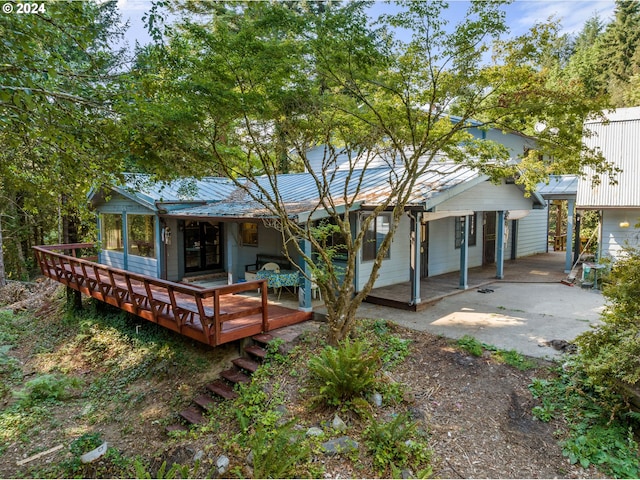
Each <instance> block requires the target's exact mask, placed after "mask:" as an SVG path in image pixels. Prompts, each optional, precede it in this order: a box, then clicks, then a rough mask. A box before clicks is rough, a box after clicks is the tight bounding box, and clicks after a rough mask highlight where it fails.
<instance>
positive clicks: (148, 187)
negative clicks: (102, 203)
mask: <svg viewBox="0 0 640 480" xmlns="http://www.w3.org/2000/svg"><path fill="white" fill-rule="evenodd" d="M125 178H126V184H125V185H124V186H121V187H115V190H116V191H117V192H120V193H122V194H123V195H126V196H128V197H129V198H132V199H134V200H138V201H140V202H142V203H144V204H147V205H157V204H159V203H166V204H180V203H188V202H191V203H199V202H216V201H220V200H223V199H225V198H227V197H228V196H229V195H230V194H231V192H233V190H234V189H235V185H234V184H233V182H232V181H231V180H229V179H227V178H221V177H204V178H202V179H195V178H185V179H180V180H174V181H172V182H158V181H154V180H152V179H151V177H150V176H149V175H142V174H127V175H126V176H125ZM169 208H171V207H169Z"/></svg>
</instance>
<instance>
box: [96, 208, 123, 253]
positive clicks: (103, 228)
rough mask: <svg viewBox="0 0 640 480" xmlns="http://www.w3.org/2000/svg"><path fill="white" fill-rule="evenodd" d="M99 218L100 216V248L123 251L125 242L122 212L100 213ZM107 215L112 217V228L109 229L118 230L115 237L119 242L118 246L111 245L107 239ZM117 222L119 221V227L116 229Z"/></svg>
mask: <svg viewBox="0 0 640 480" xmlns="http://www.w3.org/2000/svg"><path fill="white" fill-rule="evenodd" d="M100 216H101V218H100V240H101V248H102V249H103V250H108V251H110V252H120V253H124V251H125V248H124V246H125V243H124V228H123V227H124V221H123V218H122V214H121V213H101V214H100ZM108 217H113V219H114V228H112V229H110V230H109V231H113V232H115V231H119V234H120V236H119V238H118V239H116V243H119V244H120V246H112V245H111V243H112V242H110V241H109V234H108V233H107V228H109V227H110V225H109V224H110V223H111V222H109V221H107V218H108ZM118 223H119V229H118Z"/></svg>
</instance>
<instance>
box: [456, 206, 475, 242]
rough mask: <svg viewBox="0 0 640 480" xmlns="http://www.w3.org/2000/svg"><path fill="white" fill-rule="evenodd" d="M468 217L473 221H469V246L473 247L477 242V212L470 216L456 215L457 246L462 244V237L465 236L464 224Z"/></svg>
mask: <svg viewBox="0 0 640 480" xmlns="http://www.w3.org/2000/svg"><path fill="white" fill-rule="evenodd" d="M467 218H470V219H471V223H469V245H468V246H469V247H473V246H474V245H475V244H476V214H475V213H474V214H473V215H470V216H469V217H456V233H455V237H456V248H460V247H461V246H462V239H463V238H464V224H465V222H466V221H467Z"/></svg>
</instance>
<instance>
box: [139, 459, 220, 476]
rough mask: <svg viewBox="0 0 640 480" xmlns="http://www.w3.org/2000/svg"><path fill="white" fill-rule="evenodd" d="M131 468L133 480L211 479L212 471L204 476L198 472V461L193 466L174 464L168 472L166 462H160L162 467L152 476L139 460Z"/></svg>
mask: <svg viewBox="0 0 640 480" xmlns="http://www.w3.org/2000/svg"><path fill="white" fill-rule="evenodd" d="M133 468H134V470H135V472H136V473H135V478H158V479H167V480H169V479H175V478H213V476H212V473H213V472H212V471H211V472H209V474H208V475H204V476H203V475H202V474H201V473H200V472H199V470H200V461H196V462H195V463H194V465H193V466H189V465H180V464H179V463H174V464H173V465H171V467H170V468H169V470H167V462H166V460H165V461H164V462H162V465H160V468H159V469H158V471H157V472H155V473H153V474H152V473H151V472H149V470H148V467H147V466H146V465H145V464H144V463H142V461H140V459H138V458H136V459H135V460H134V461H133Z"/></svg>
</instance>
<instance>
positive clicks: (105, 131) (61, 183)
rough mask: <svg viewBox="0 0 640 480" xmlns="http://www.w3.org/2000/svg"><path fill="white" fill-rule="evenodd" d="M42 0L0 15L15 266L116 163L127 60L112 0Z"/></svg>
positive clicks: (6, 194) (5, 207) (0, 87)
mask: <svg viewBox="0 0 640 480" xmlns="http://www.w3.org/2000/svg"><path fill="white" fill-rule="evenodd" d="M40 5H41V7H42V8H39V9H38V11H37V12H35V13H31V14H28V15H27V14H18V13H15V12H14V13H13V14H7V13H5V14H3V15H1V16H0V38H2V43H3V44H4V46H5V49H4V50H3V52H4V53H3V60H2V64H1V65H0V124H1V125H2V130H0V138H1V139H2V144H3V149H2V152H0V178H2V183H1V184H0V198H2V199H3V200H2V202H1V204H2V207H1V208H0V216H3V220H4V221H3V228H5V232H6V229H7V228H11V232H10V233H11V235H9V236H7V235H5V236H4V239H5V242H6V241H7V239H8V238H11V242H12V245H11V247H12V248H11V249H7V248H5V249H3V248H1V247H2V246H3V245H2V244H0V256H1V255H2V252H3V251H16V252H17V253H18V255H17V256H16V257H13V258H11V268H10V271H11V272H12V273H13V274H16V273H17V274H20V270H21V268H23V267H22V263H24V262H23V260H24V259H25V258H26V257H27V256H29V252H28V249H29V248H30V246H31V245H33V241H32V239H33V238H34V237H35V238H36V239H40V240H42V239H43V237H44V235H45V234H46V235H50V234H51V233H52V232H55V231H56V230H57V224H62V223H61V222H62V219H63V217H67V218H70V217H71V216H73V217H77V215H78V207H79V206H81V205H83V204H84V203H86V202H85V195H86V192H87V191H88V189H89V187H90V185H91V183H92V182H93V181H94V180H96V179H99V178H100V177H103V178H107V177H109V176H110V175H111V173H110V172H112V171H114V170H116V171H118V170H119V168H115V169H114V168H113V166H114V165H117V164H118V163H119V162H120V158H118V157H119V155H118V151H117V149H116V147H117V145H114V144H112V143H111V137H112V132H113V129H114V120H115V115H114V113H113V110H112V108H111V107H112V106H113V104H114V98H116V97H117V95H118V89H117V88H116V87H117V83H116V82H117V80H118V76H119V72H118V68H120V65H119V62H120V61H121V60H122V58H121V57H122V55H121V52H117V51H115V50H113V49H112V45H111V42H113V41H114V40H116V39H117V38H118V36H119V35H121V33H122V32H121V27H119V26H118V15H117V8H116V3H115V2H105V3H102V4H98V3H97V2H71V1H68V2H56V3H46V4H45V3H42V4H40ZM9 213H11V215H10V216H9V217H6V216H5V215H7V214H9ZM60 237H62V235H60ZM52 239H53V238H52ZM60 240H62V238H60ZM5 246H6V245H5ZM4 264H5V262H4V259H3V258H0V265H4ZM7 273H9V272H7ZM3 280H4V275H3Z"/></svg>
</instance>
